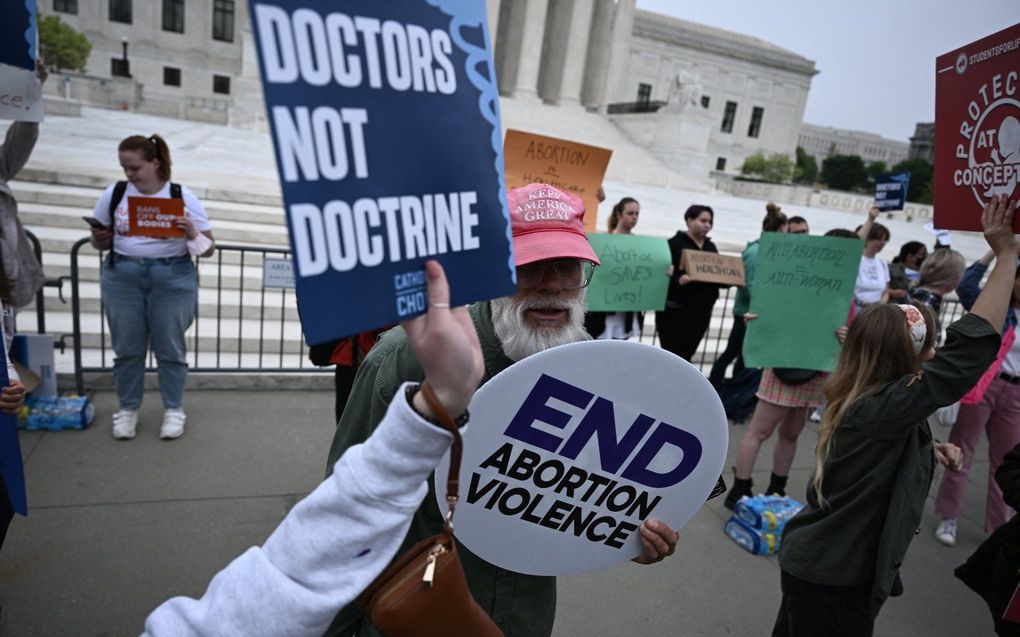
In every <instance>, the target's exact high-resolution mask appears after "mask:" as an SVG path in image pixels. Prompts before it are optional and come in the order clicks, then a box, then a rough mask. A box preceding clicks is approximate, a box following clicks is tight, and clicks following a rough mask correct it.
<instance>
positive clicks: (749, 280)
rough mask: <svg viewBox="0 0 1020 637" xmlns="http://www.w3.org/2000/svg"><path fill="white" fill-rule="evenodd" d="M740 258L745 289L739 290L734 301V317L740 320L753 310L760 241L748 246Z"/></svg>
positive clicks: (756, 240)
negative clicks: (752, 294)
mask: <svg viewBox="0 0 1020 637" xmlns="http://www.w3.org/2000/svg"><path fill="white" fill-rule="evenodd" d="M740 258H741V259H743V261H744V287H742V288H737V298H736V299H734V301H733V316H736V317H738V318H739V317H741V316H743V315H745V314H747V313H748V311H750V309H751V286H752V285H754V270H755V267H756V266H757V265H758V239H755V240H754V241H752V242H751V243H749V244H747V247H746V248H744V252H743V253H742V254H741V255H740Z"/></svg>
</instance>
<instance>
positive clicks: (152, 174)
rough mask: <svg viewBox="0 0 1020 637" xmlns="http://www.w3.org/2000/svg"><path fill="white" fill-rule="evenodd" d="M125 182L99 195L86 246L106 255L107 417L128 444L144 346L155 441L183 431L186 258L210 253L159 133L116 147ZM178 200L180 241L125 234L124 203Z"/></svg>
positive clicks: (204, 223) (191, 296) (192, 201)
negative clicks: (156, 396)
mask: <svg viewBox="0 0 1020 637" xmlns="http://www.w3.org/2000/svg"><path fill="white" fill-rule="evenodd" d="M117 151H118V157H119V159H120V165H121V167H122V168H123V169H124V175H125V176H126V177H127V181H126V182H118V183H116V184H113V185H111V186H109V187H108V188H107V189H106V190H105V191H104V192H103V194H102V195H101V196H100V197H99V201H98V202H97V203H96V208H95V210H94V211H93V216H94V217H95V218H96V219H98V220H99V221H100V223H101V224H102V226H103V227H99V228H97V227H93V228H92V237H91V243H92V246H93V247H95V248H96V249H98V250H109V254H108V258H107V259H106V260H105V261H104V262H103V265H102V272H101V289H102V296H103V304H104V307H105V309H106V319H107V321H108V322H109V324H110V338H111V341H112V344H113V351H114V353H115V354H116V357H115V358H114V362H113V377H114V381H115V382H116V385H117V400H118V402H119V403H120V409H119V411H117V413H115V414H114V415H113V437H114V438H117V439H118V440H127V439H130V438H134V436H135V431H136V428H137V426H138V408H139V407H141V404H142V396H143V392H144V389H145V386H144V384H145V357H146V350H147V348H148V347H149V345H150V343H151V347H152V353H153V354H154V355H155V356H156V364H157V369H158V372H159V390H160V393H161V394H162V397H163V407H164V408H165V410H166V411H165V412H164V415H163V424H162V426H161V427H160V430H159V436H160V438H163V439H164V440H172V439H174V438H179V437H180V436H181V435H182V434H183V433H184V421H185V414H184V410H183V409H182V406H183V400H184V382H185V380H186V379H187V375H188V363H187V358H186V357H187V345H186V343H185V339H184V332H185V331H186V330H187V329H188V327H189V326H190V325H191V322H192V321H193V320H194V316H195V305H196V303H197V302H198V278H197V276H196V272H195V264H194V263H192V260H191V259H192V257H193V256H209V255H211V254H212V253H213V250H214V249H215V244H214V243H213V236H212V231H211V230H210V225H209V217H208V216H207V215H206V213H205V208H203V207H202V202H200V201H199V200H198V197H196V196H195V194H194V193H193V192H191V190H189V189H188V188H187V187H185V186H181V185H178V184H174V183H171V182H170V149H169V148H168V147H167V144H166V142H165V141H164V140H163V138H162V137H160V136H159V135H151V136H149V137H144V136H142V135H132V136H131V137H128V138H126V139H124V140H123V141H121V143H120V145H119V146H118V148H117ZM139 196H141V197H156V198H162V199H171V198H174V199H183V201H184V212H185V214H184V216H182V217H179V218H177V219H176V221H175V223H176V228H177V230H178V231H179V232H180V236H179V237H176V238H154V237H149V236H143V235H140V234H132V232H131V223H130V214H129V205H128V204H129V199H130V198H131V197H139Z"/></svg>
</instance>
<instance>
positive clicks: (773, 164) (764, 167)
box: [740, 153, 793, 184]
mask: <svg viewBox="0 0 1020 637" xmlns="http://www.w3.org/2000/svg"><path fill="white" fill-rule="evenodd" d="M740 174H742V175H746V176H748V177H751V178H753V179H760V180H762V181H767V182H770V183H774V184H785V183H787V182H789V181H790V178H791V177H793V160H792V159H790V158H789V157H788V156H786V155H784V154H782V153H773V154H771V155H769V156H768V157H765V155H764V154H763V153H755V154H753V155H749V156H748V157H747V159H745V160H744V164H743V166H741V167H740Z"/></svg>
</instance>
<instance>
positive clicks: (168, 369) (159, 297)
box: [102, 255, 198, 409]
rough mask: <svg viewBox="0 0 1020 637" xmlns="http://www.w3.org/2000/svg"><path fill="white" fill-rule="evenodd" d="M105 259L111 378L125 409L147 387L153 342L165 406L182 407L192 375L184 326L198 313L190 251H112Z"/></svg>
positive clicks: (138, 399) (135, 405)
mask: <svg viewBox="0 0 1020 637" xmlns="http://www.w3.org/2000/svg"><path fill="white" fill-rule="evenodd" d="M114 258H115V259H116V263H115V264H114V267H112V268H111V267H109V265H108V264H106V263H104V264H103V271H102V293H103V304H104V305H105V308H106V319H107V321H109V323H110V339H111V341H112V342H113V351H114V353H115V354H116V356H115V358H114V360H113V379H114V381H115V382H116V384H117V400H118V401H119V402H120V408H121V409H138V408H139V407H140V406H141V405H142V396H143V394H144V391H145V356H146V350H147V348H148V346H149V344H150V343H151V345H152V353H153V354H154V355H155V356H156V364H157V369H158V372H159V391H160V393H161V394H162V395H163V406H164V407H165V408H167V409H179V408H180V407H181V404H182V402H183V399H184V382H185V381H186V380H187V378H188V362H187V353H188V349H187V344H186V343H185V340H184V332H185V331H187V329H188V327H189V326H190V325H191V322H192V321H193V320H194V318H195V305H196V303H197V301H198V279H197V278H196V276H195V265H194V264H193V263H192V262H191V258H190V257H187V256H182V257H173V258H169V259H140V258H137V257H125V256H122V255H114Z"/></svg>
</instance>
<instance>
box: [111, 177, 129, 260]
mask: <svg viewBox="0 0 1020 637" xmlns="http://www.w3.org/2000/svg"><path fill="white" fill-rule="evenodd" d="M125 192H127V182H126V181H118V182H117V183H116V184H114V185H113V194H111V195H110V230H111V232H110V254H109V257H108V258H109V259H110V261H109V263H108V265H109V266H110V267H111V268H112V267H113V264H114V260H113V240H114V238H115V237H116V236H117V204H119V203H120V200H121V199H123V198H124V193H125Z"/></svg>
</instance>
